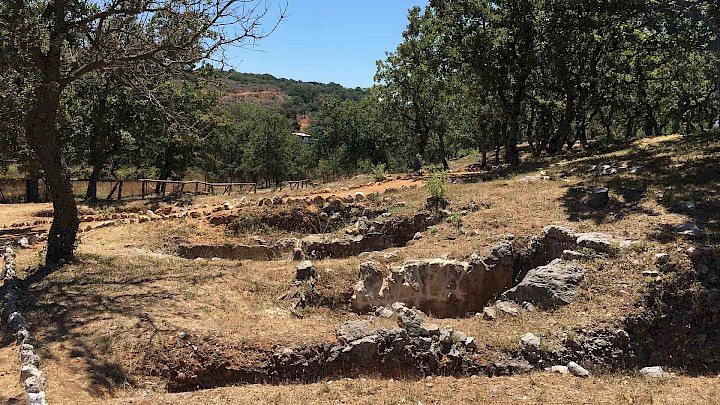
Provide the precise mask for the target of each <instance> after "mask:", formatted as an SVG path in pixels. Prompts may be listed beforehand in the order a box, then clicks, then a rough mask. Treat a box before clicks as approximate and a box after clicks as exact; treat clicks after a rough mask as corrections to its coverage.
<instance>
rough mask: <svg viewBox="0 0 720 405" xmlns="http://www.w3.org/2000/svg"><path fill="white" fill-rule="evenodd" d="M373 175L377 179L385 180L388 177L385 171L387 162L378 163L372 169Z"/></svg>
mask: <svg viewBox="0 0 720 405" xmlns="http://www.w3.org/2000/svg"><path fill="white" fill-rule="evenodd" d="M372 175H373V179H375V181H385V178H386V177H387V172H386V171H385V164H384V163H378V164H377V165H375V167H373V169H372Z"/></svg>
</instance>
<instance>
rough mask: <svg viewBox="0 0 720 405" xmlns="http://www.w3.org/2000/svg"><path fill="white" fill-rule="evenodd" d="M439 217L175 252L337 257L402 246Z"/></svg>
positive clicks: (364, 222)
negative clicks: (339, 233)
mask: <svg viewBox="0 0 720 405" xmlns="http://www.w3.org/2000/svg"><path fill="white" fill-rule="evenodd" d="M441 219H442V215H441V214H438V213H432V212H421V213H418V214H416V215H413V216H402V217H396V218H392V217H386V216H385V217H382V216H381V217H380V218H377V219H372V220H371V219H368V218H367V217H361V218H360V219H359V220H358V221H357V222H356V223H355V224H354V225H353V226H351V227H348V228H347V229H346V230H345V234H344V235H342V236H339V237H332V236H330V235H327V234H314V235H308V236H306V237H304V238H301V239H282V240H279V241H277V242H276V243H274V244H272V245H260V244H257V245H242V244H226V245H180V246H179V247H178V250H177V254H178V255H179V256H180V257H183V258H186V259H197V258H214V257H217V258H221V259H233V260H242V259H249V260H281V259H296V260H299V259H301V258H303V257H307V258H312V259H326V258H332V259H338V258H344V257H351V256H357V255H359V254H360V253H363V252H371V251H378V250H384V249H387V248H390V247H403V246H405V245H406V244H407V243H408V242H409V241H410V240H412V239H413V237H414V236H415V234H416V233H418V232H424V231H425V230H427V228H428V227H430V226H432V225H435V224H437V223H438V222H439V221H440V220H441Z"/></svg>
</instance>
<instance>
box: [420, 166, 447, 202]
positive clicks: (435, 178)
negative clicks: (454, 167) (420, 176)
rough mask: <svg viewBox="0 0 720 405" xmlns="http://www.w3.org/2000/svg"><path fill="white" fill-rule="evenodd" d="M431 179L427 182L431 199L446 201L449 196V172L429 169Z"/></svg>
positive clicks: (426, 186) (426, 187)
mask: <svg viewBox="0 0 720 405" xmlns="http://www.w3.org/2000/svg"><path fill="white" fill-rule="evenodd" d="M429 172H430V177H428V179H427V181H426V182H425V189H426V190H427V191H428V193H429V194H430V197H432V198H434V199H438V200H444V199H445V196H446V195H447V187H446V186H445V182H446V181H447V179H448V172H446V171H445V170H440V169H436V168H431V169H429Z"/></svg>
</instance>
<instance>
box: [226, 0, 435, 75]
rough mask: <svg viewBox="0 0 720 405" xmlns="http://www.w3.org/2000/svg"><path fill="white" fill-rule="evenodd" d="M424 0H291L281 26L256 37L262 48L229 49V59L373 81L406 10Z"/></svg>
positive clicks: (239, 66) (250, 66)
mask: <svg viewBox="0 0 720 405" xmlns="http://www.w3.org/2000/svg"><path fill="white" fill-rule="evenodd" d="M271 1H273V0H271ZM279 1H281V0H274V3H276V4H277V3H278V2H279ZM426 4H427V0H289V1H288V11H287V14H288V17H287V20H285V21H283V22H282V23H281V24H280V26H279V27H278V29H277V31H275V33H273V34H272V35H271V36H270V37H269V38H266V39H263V40H262V41H260V42H259V43H258V46H257V49H258V51H255V50H246V49H231V50H229V51H228V56H229V57H230V60H229V64H230V65H232V67H233V68H235V69H236V70H237V71H239V72H248V73H270V74H272V75H273V76H277V77H285V78H288V79H296V80H303V81H316V82H322V83H329V82H335V83H339V84H342V85H343V86H346V87H356V86H360V87H369V86H371V85H372V84H373V76H374V75H375V70H376V67H375V62H376V61H377V60H378V59H384V57H385V52H387V51H394V50H395V48H396V47H397V45H398V44H399V43H400V41H401V40H402V32H403V30H404V29H405V26H406V21H407V10H408V9H409V8H411V7H413V6H425V5H426Z"/></svg>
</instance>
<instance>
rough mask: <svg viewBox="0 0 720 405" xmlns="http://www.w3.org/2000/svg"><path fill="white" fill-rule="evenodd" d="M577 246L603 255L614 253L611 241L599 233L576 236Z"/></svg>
mask: <svg viewBox="0 0 720 405" xmlns="http://www.w3.org/2000/svg"><path fill="white" fill-rule="evenodd" d="M577 245H578V246H580V247H584V248H587V249H592V250H595V251H597V252H603V253H613V252H614V251H615V247H614V244H613V242H612V240H610V239H609V238H608V237H607V236H606V235H603V234H601V233H581V234H580V235H578V238H577Z"/></svg>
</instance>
